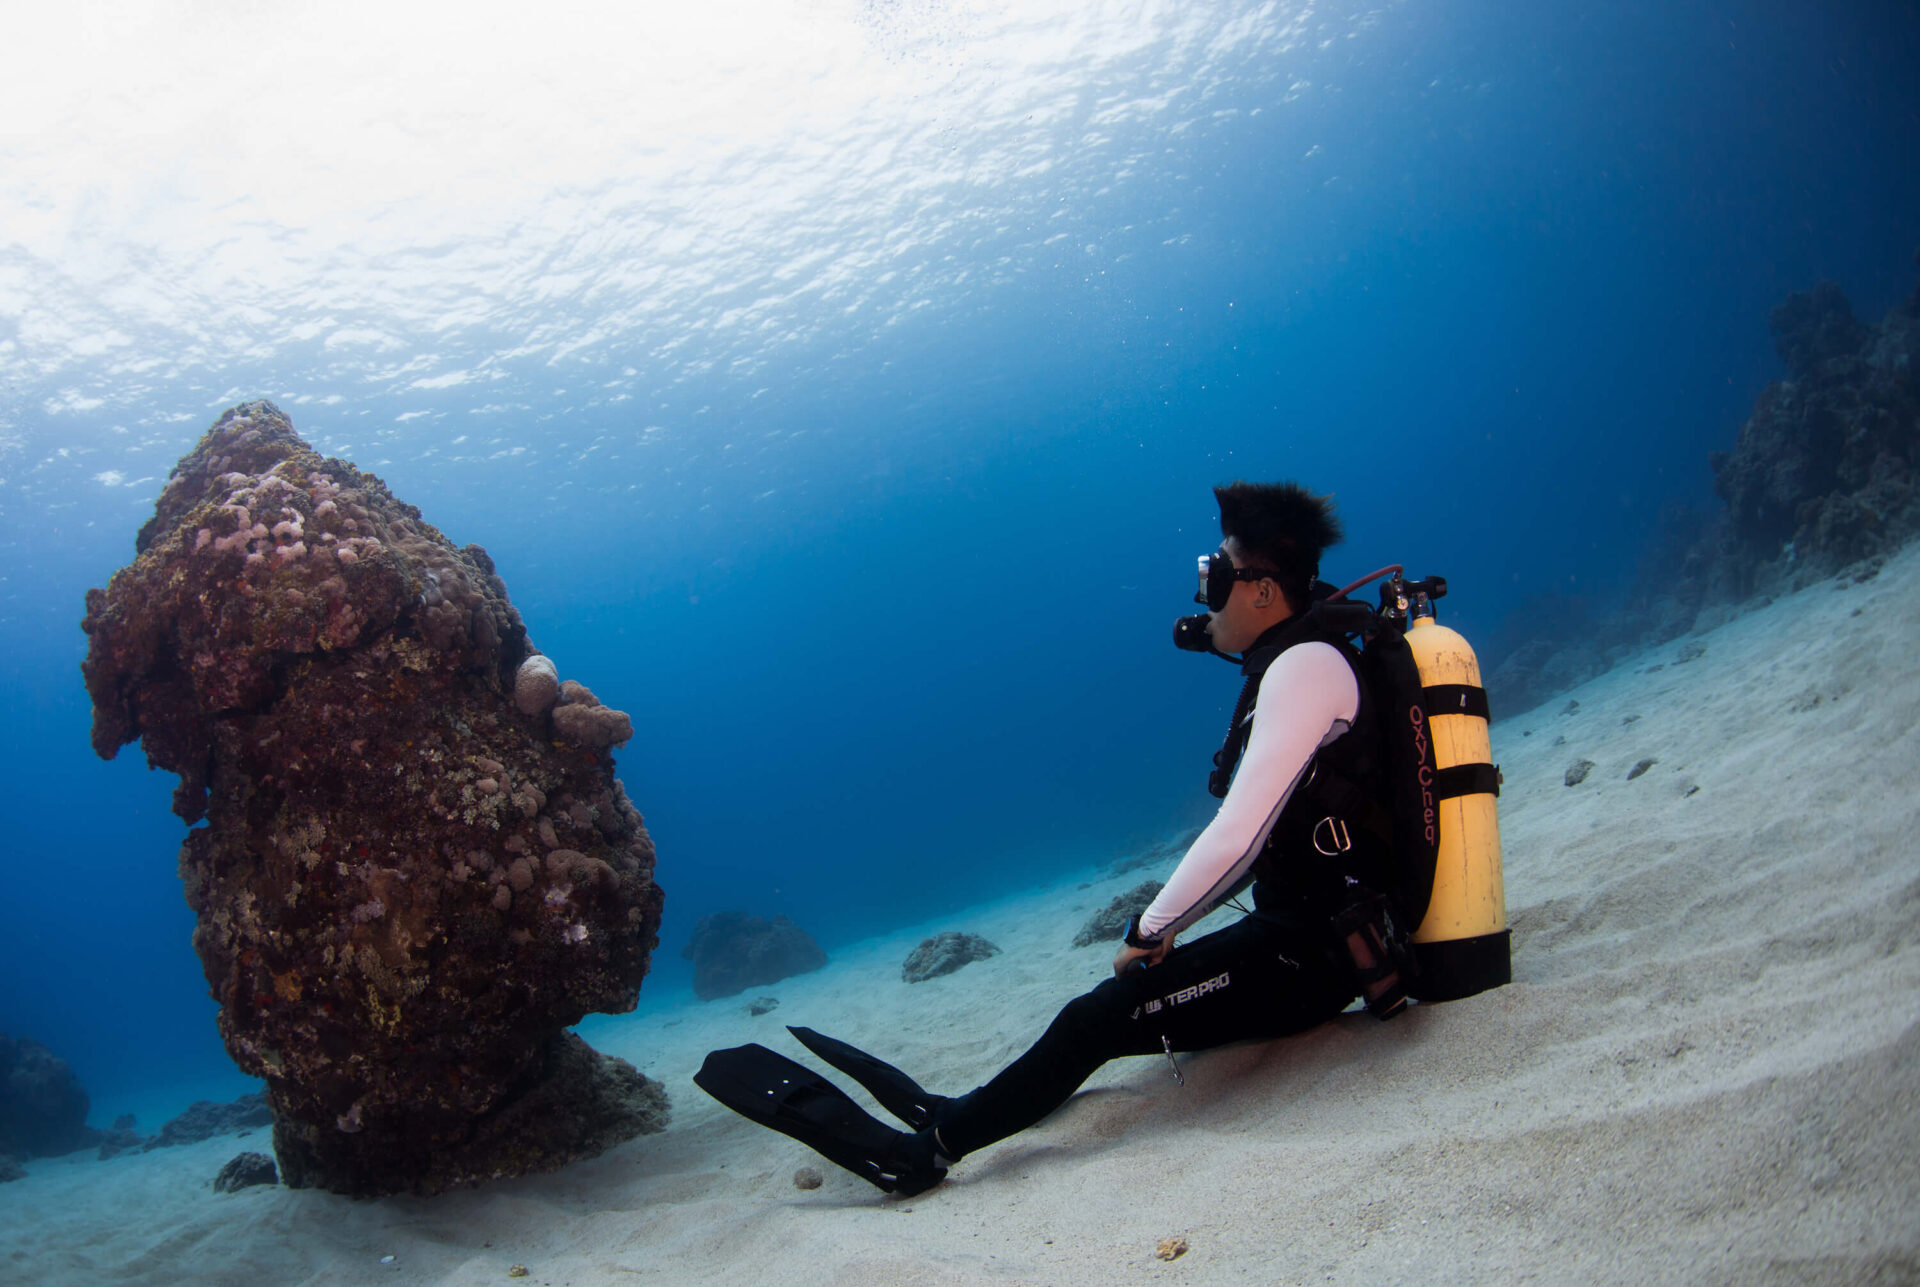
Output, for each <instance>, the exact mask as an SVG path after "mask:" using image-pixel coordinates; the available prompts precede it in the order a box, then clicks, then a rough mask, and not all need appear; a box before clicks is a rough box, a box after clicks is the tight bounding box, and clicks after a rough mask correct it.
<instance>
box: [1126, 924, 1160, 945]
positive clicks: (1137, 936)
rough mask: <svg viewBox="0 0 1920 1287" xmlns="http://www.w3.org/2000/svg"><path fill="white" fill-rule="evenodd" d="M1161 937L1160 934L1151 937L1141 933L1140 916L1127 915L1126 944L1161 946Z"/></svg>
mask: <svg viewBox="0 0 1920 1287" xmlns="http://www.w3.org/2000/svg"><path fill="white" fill-rule="evenodd" d="M1161 937H1162V936H1161V935H1158V934H1156V935H1153V936H1151V937H1148V936H1146V935H1143V934H1141V933H1140V918H1139V917H1138V916H1129V917H1127V934H1126V944H1127V946H1128V947H1137V948H1142V949H1146V948H1155V947H1159V946H1160V940H1161Z"/></svg>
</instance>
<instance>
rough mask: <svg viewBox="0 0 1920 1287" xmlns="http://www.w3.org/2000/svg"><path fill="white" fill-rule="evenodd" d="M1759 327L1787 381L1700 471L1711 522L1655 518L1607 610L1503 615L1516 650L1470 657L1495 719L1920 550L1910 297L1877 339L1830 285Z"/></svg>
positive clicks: (1917, 357) (1918, 387)
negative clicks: (1522, 625)
mask: <svg viewBox="0 0 1920 1287" xmlns="http://www.w3.org/2000/svg"><path fill="white" fill-rule="evenodd" d="M1915 260H1916V266H1920V255H1916V256H1915ZM1769 320H1770V323H1771V326H1772V331H1773V340H1774V348H1775V351H1776V352H1778V353H1779V355H1780V360H1781V361H1782V362H1783V363H1784V364H1785V365H1786V368H1787V377H1786V378H1785V379H1783V380H1775V381H1774V382H1773V383H1771V384H1769V385H1767V387H1766V388H1765V389H1763V390H1761V392H1760V396H1759V397H1758V398H1757V399H1756V400H1755V402H1754V407H1753V414H1752V415H1751V416H1750V417H1749V418H1748V420H1747V422H1746V424H1744V425H1743V426H1741V429H1740V435H1739V439H1738V441H1737V442H1736V443H1735V444H1734V447H1733V449H1732V450H1731V451H1719V452H1714V453H1713V455H1712V457H1711V459H1710V463H1711V465H1712V467H1713V474H1714V491H1715V492H1716V493H1717V494H1718V495H1719V497H1720V499H1721V500H1723V501H1724V502H1725V503H1726V504H1725V508H1724V509H1722V510H1720V511H1718V512H1716V513H1712V514H1703V513H1695V512H1691V511H1687V510H1684V509H1679V508H1670V509H1669V510H1668V511H1667V512H1666V513H1664V514H1662V515H1661V517H1660V520H1659V522H1658V523H1657V524H1656V525H1655V527H1654V529H1653V531H1651V532H1650V533H1649V534H1648V541H1647V544H1646V547H1645V549H1644V551H1643V552H1642V556H1641V565H1640V570H1639V576H1638V579H1637V581H1636V583H1635V585H1634V586H1633V588H1632V589H1631V590H1630V591H1629V592H1628V594H1627V595H1626V598H1625V601H1624V602H1622V603H1620V604H1618V605H1610V606H1608V607H1607V608H1606V609H1605V610H1604V611H1602V610H1599V609H1597V608H1595V607H1593V606H1588V605H1582V604H1580V603H1578V602H1576V601H1571V600H1567V599H1560V598H1551V597H1543V598H1540V599H1536V600H1534V601H1532V602H1529V603H1528V604H1527V605H1526V606H1525V607H1524V609H1523V611H1522V612H1521V613H1520V614H1517V615H1518V616H1519V617H1521V618H1523V619H1524V620H1525V621H1526V622H1527V625H1528V627H1529V628H1528V630H1527V631H1526V633H1525V635H1524V636H1522V637H1518V638H1516V639H1515V640H1514V641H1513V643H1512V645H1511V646H1510V647H1509V648H1508V649H1507V650H1505V651H1504V652H1501V651H1499V650H1497V649H1494V650H1489V653H1488V654H1487V655H1486V656H1485V660H1486V661H1487V662H1488V680H1487V688H1488V692H1489V693H1490V694H1491V700H1492V702H1493V704H1494V713H1495V715H1496V716H1500V715H1504V714H1512V713H1516V712H1519V711H1523V710H1527V709H1529V708H1531V707H1532V706H1534V705H1536V704H1538V703H1540V702H1542V701H1545V700H1546V699H1547V698H1549V697H1551V696H1552V695H1553V694H1555V693H1557V692H1561V691H1563V690H1565V689H1568V688H1571V687H1573V686H1574V685H1576V684H1579V683H1582V682H1584V681H1586V680H1588V679H1591V678H1592V677H1593V676H1595V675H1597V674H1599V673H1601V672H1602V671H1604V670H1606V669H1607V668H1608V667H1609V666H1611V665H1612V664H1613V663H1615V662H1617V661H1619V660H1620V659H1621V658H1623V657H1625V656H1628V655H1630V654H1632V653H1635V652H1638V651H1640V650H1641V649H1643V648H1647V647H1651V646H1653V645H1656V644H1660V643H1665V642H1666V641H1667V640H1669V639H1673V638H1676V637H1678V636H1680V635H1683V634H1685V633H1687V632H1688V631H1690V630H1695V629H1703V628H1706V627H1710V626H1713V625H1716V624H1718V623H1720V622H1722V621H1724V620H1726V619H1727V618H1728V617H1729V616H1731V615H1733V614H1734V613H1735V612H1737V611H1738V610H1739V607H1740V605H1741V604H1743V603H1748V602H1762V601H1765V600H1766V598H1767V597H1768V596H1771V595H1774V594H1779V593H1782V592H1785V591H1788V590H1793V589H1798V588H1801V587H1804V586H1807V585H1810V584H1812V583H1813V582H1815V581H1819V580H1822V579H1824V578H1827V577H1830V576H1834V575H1835V574H1838V573H1841V572H1842V571H1843V570H1845V569H1852V570H1853V571H1852V573H1851V574H1852V575H1854V576H1871V575H1872V574H1873V572H1874V570H1875V568H1876V567H1877V564H1876V563H1875V560H1876V559H1878V558H1880V557H1882V556H1884V555H1886V554H1888V553H1890V552H1892V551H1893V550H1895V549H1898V548H1899V547H1900V546H1902V545H1904V544H1905V543H1906V542H1908V541H1911V540H1913V539H1914V538H1915V537H1916V536H1920V287H1917V288H1916V289H1915V290H1914V292H1913V294H1912V295H1910V296H1909V297H1908V298H1907V299H1906V300H1905V301H1904V302H1903V303H1901V304H1899V305H1896V306H1895V307H1894V308H1892V309H1890V310H1888V312H1887V314H1886V316H1885V317H1884V318H1882V319H1881V321H1880V323H1879V324H1878V325H1877V326H1876V325H1868V324H1866V323H1863V322H1861V321H1859V320H1858V319H1857V318H1856V317H1855V316H1854V313H1853V308H1852V306H1851V305H1850V304H1849V303H1848V302H1847V297H1846V295H1845V293H1844V292H1842V291H1841V289H1840V288H1839V287H1838V286H1836V285H1834V284H1833V283H1832V282H1822V283H1820V284H1819V285H1817V286H1815V287H1814V288H1813V289H1811V290H1807V291H1801V292H1798V293H1796V294H1794V295H1790V296H1788V298H1787V299H1786V300H1785V302H1783V303H1782V304H1781V305H1780V306H1779V307H1778V308H1776V309H1774V310H1773V314H1772V316H1771V318H1770V319H1769Z"/></svg>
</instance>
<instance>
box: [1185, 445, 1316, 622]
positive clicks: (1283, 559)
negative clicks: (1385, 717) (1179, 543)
mask: <svg viewBox="0 0 1920 1287" xmlns="http://www.w3.org/2000/svg"><path fill="white" fill-rule="evenodd" d="M1213 495H1214V498H1215V499H1216V500H1217V501H1219V503H1220V535H1221V537H1222V540H1221V542H1220V550H1219V553H1218V554H1217V555H1215V556H1213V557H1212V558H1211V559H1210V560H1208V562H1207V566H1206V568H1205V571H1206V572H1207V573H1209V574H1210V575H1207V577H1206V581H1205V582H1204V583H1203V586H1202V589H1201V593H1200V595H1199V596H1197V597H1198V598H1199V599H1200V601H1201V602H1203V603H1205V604H1206V605H1207V633H1208V634H1209V635H1210V636H1211V637H1212V639H1213V646H1214V647H1215V648H1216V649H1218V650H1219V651H1220V652H1242V651H1244V650H1245V649H1247V648H1249V647H1251V646H1252V645H1253V642H1254V640H1256V639H1258V638H1259V637H1260V636H1261V635H1262V634H1264V633H1266V632H1267V631H1268V630H1270V629H1272V628H1273V627H1274V626H1277V625H1279V624H1280V623H1281V622H1282V621H1285V620H1286V619H1287V618H1288V617H1291V616H1292V615H1293V614H1294V613H1295V612H1298V611H1300V610H1302V609H1304V608H1305V607H1306V606H1307V605H1308V604H1309V603H1310V602H1311V587H1312V585H1313V582H1314V578H1315V577H1317V576H1318V575H1319V574H1320V554H1321V551H1323V550H1325V549H1326V548H1327V547H1328V546H1329V545H1335V544H1338V543H1339V541H1340V535H1341V533H1340V520H1339V519H1338V518H1336V517H1335V516H1334V513H1333V502H1332V499H1331V498H1330V497H1325V496H1315V495H1314V494H1313V493H1311V492H1309V491H1308V490H1307V489H1306V488H1304V487H1302V486H1300V485H1299V484H1298V483H1246V482H1237V483H1229V484H1227V485H1226V486H1224V487H1216V488H1214V489H1213Z"/></svg>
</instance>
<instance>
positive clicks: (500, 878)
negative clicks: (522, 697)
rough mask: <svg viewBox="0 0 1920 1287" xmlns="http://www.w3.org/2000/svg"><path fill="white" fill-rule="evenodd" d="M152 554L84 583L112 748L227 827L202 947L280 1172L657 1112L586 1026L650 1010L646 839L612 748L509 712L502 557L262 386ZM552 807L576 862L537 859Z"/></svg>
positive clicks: (442, 1164) (217, 436) (208, 852)
mask: <svg viewBox="0 0 1920 1287" xmlns="http://www.w3.org/2000/svg"><path fill="white" fill-rule="evenodd" d="M138 550H139V557H138V558H137V559H136V561H135V562H134V563H133V564H131V565H130V566H128V567H126V568H123V569H122V570H121V571H120V572H118V573H116V574H115V575H114V578H113V581H112V583H111V584H110V585H109V586H108V588H107V589H105V590H92V591H89V592H88V595H87V617H86V621H85V622H84V626H85V629H86V631H87V633H88V634H89V636H90V637H91V638H90V644H89V649H88V655H87V659H86V662H85V664H84V666H83V671H84V673H85V676H86V681H87V688H88V691H89V693H90V694H91V695H92V697H93V701H94V747H95V749H96V750H97V751H98V752H99V753H100V754H101V755H102V756H104V757H111V756H112V755H113V754H114V753H115V752H116V751H117V750H118V748H119V747H120V746H122V745H124V744H125V743H127V742H130V741H133V740H135V739H139V740H141V742H142V743H143V746H144V749H145V751H146V754H147V758H148V760H149V762H150V763H152V764H153V765H154V766H156V767H159V768H164V769H167V770H169V771H172V772H174V773H177V774H179V775H180V786H179V788H178V790H177V791H176V792H175V795H174V810H175V812H176V813H178V814H179V815H180V816H181V817H182V818H184V819H185V820H187V821H188V822H190V823H192V822H198V821H200V820H201V819H202V818H204V819H205V820H206V824H207V825H205V826H203V827H199V828H196V829H195V830H193V831H191V832H190V833H189V834H188V837H187V840H186V843H185V845H184V846H183V848H182V851H181V859H180V869H181V874H182V877H183V879H184V880H185V883H186V892H187V900H188V903H189V904H190V905H191V906H192V907H193V909H194V911H195V913H196V914H197V915H198V917H199V924H198V927H197V928H196V930H195V931H194V946H195V948H196V950H197V951H198V952H199V954H200V958H201V961H202V964H203V965H204V967H205V969H206V974H207V979H208V981H209V982H210V983H211V984H212V987H213V992H214V995H215V997H216V999H217V1000H218V1001H219V1002H220V1006H221V1012H220V1020H219V1022H220V1028H221V1033H222V1035H223V1036H224V1037H225V1039H226V1043H227V1048H228V1050H229V1051H230V1052H231V1053H232V1055H233V1057H234V1059H235V1060H236V1061H237V1062H238V1063H239V1064H240V1066H241V1067H242V1068H243V1069H245V1070H246V1071H248V1072H250V1073H253V1074H255V1075H258V1076H261V1077H264V1078H265V1079H266V1080H267V1083H268V1087H269V1091H270V1094H271V1097H272V1101H273V1106H274V1109H275V1111H276V1114H277V1117H278V1126H277V1127H276V1131H275V1145H276V1149H277V1151H278V1152H279V1155H280V1162H281V1169H282V1171H283V1172H284V1173H285V1174H286V1176H287V1179H288V1183H290V1184H296V1185H298V1184H318V1185H323V1186H325V1187H328V1188H332V1189H335V1190H337V1191H341V1192H353V1193H376V1192H392V1191H401V1190H410V1191H414V1192H432V1191H435V1190H437V1189H441V1188H444V1187H446V1186H447V1185H449V1184H455V1183H464V1182H471V1181H475V1180H479V1179H484V1178H487V1177H488V1176H493V1175H505V1174H515V1173H519V1172H522V1171H526V1170H530V1169H544V1168H547V1167H551V1166H555V1165H559V1164H560V1163H562V1162H564V1161H566V1160H567V1159H568V1158H569V1157H573V1156H582V1155H588V1154H591V1153H593V1152H597V1151H599V1150H600V1149H601V1148H604V1147H605V1146H606V1145H607V1144H609V1143H612V1142H616V1141H617V1140H619V1139H624V1138H626V1137H627V1136H628V1135H631V1134H632V1133H634V1131H635V1130H638V1129H641V1128H643V1127H644V1126H646V1125H647V1124H648V1123H650V1122H651V1123H653V1124H654V1125H656V1126H657V1124H658V1120H657V1119H658V1118H659V1117H661V1116H662V1115H663V1113H664V1108H663V1104H664V1100H663V1099H662V1098H661V1097H660V1096H659V1095H658V1094H657V1093H656V1090H648V1089H646V1087H647V1086H648V1083H645V1081H644V1079H638V1074H634V1073H633V1072H632V1070H631V1069H630V1068H626V1066H625V1065H624V1064H619V1063H618V1061H611V1060H605V1059H603V1058H602V1057H600V1056H598V1055H595V1054H593V1052H591V1051H590V1050H587V1049H586V1047H585V1046H584V1045H579V1046H578V1049H576V1048H575V1045H576V1044H578V1043H577V1039H569V1038H566V1037H565V1034H564V1029H565V1028H566V1027H567V1026H568V1025H570V1024H573V1023H575V1022H577V1021H578V1020H579V1019H580V1018H581V1017H583V1016H584V1015H586V1014H588V1013H590V1012H593V1011H596V1010H606V1011H622V1010H627V1009H631V1008H632V1006H633V1004H634V1002H635V999H636V993H637V989H638V987H639V983H640V980H641V978H642V977H643V976H644V975H645V973H646V970H647V959H648V954H649V952H650V951H651V950H652V948H653V947H654V946H655V945H656V937H655V935H656V931H657V929H658V926H659V919H660V901H661V899H660V890H659V888H658V887H657V886H656V885H655V884H654V882H653V879H652V874H653V865H654V855H653V845H652V842H651V840H650V839H649V838H648V836H647V832H646V828H645V827H644V825H643V824H642V822H641V818H640V815H639V813H638V812H637V811H635V809H634V808H633V806H632V804H631V803H630V802H629V801H628V800H627V797H626V793H625V792H624V791H623V790H622V789H621V787H620V784H619V782H618V781H616V780H615V779H614V777H613V769H612V764H611V760H610V758H609V757H608V755H607V754H606V753H605V746H607V745H610V744H611V743H610V742H603V743H600V744H598V745H592V744H589V743H586V742H584V741H581V740H579V739H563V740H559V741H556V740H554V738H553V736H552V730H550V729H549V728H548V727H547V722H546V719H545V713H544V711H542V712H540V713H539V714H537V715H532V716H529V715H523V714H522V713H521V712H520V711H519V710H518V709H517V708H516V706H515V701H514V696H515V680H516V676H517V673H518V671H519V668H520V666H521V663H522V662H523V661H524V660H525V659H526V658H527V657H528V656H529V654H530V653H531V648H530V646H529V644H528V641H527V635H526V629H525V626H524V625H523V624H522V622H521V620H520V617H519V614H518V613H517V612H515V611H514V609H513V607H512V605H511V604H510V603H509V602H508V601H507V594H506V587H505V585H504V584H503V583H502V582H501V580H500V578H499V577H498V576H497V575H496V574H495V572H494V567H493V563H492V561H491V560H490V559H489V558H488V557H487V554H486V552H485V551H484V550H482V549H480V548H479V547H478V546H474V545H469V546H467V547H465V548H464V549H456V548H455V547H454V546H453V545H452V544H451V543H450V542H449V541H448V540H447V539H446V538H445V537H444V536H442V535H441V534H440V532H439V531H437V530H436V529H435V528H433V527H432V526H431V525H429V524H427V523H426V522H424V521H423V520H422V519H421V516H420V513H419V511H418V510H416V509H414V508H413V507H412V506H409V505H406V504H404V503H402V502H401V501H399V500H397V499H396V498H395V497H394V496H393V495H392V494H391V493H390V492H389V491H388V490H387V488H386V487H385V485H384V484H382V483H381V482H380V480H379V479H377V478H374V477H373V476H371V475H368V474H363V473H361V472H360V471H359V470H358V469H356V468H354V467H353V466H352V465H351V464H349V463H347V462H344V461H339V460H323V459H322V458H321V457H320V456H318V455H317V454H316V453H315V452H313V451H312V450H311V449H310V448H309V447H308V446H307V444H306V443H305V442H304V441H302V440H301V439H300V437H299V436H298V435H297V434H296V433H295V432H294V430H293V426H292V425H291V424H290V423H289V422H288V421H287V419H286V417H285V416H283V415H282V414H281V413H280V412H279V411H278V410H277V409H276V408H274V407H273V406H272V404H270V403H265V402H255V403H248V404H245V405H243V406H240V407H236V408H234V409H233V410H231V411H229V412H227V413H226V414H225V415H223V416H222V417H221V418H220V420H219V421H218V422H217V423H216V424H215V425H214V427H213V428H212V429H211V430H209V431H208V433H207V434H206V435H205V436H204V437H203V438H202V439H201V441H200V443H199V444H198V446H196V447H195V449H194V450H193V452H192V453H190V454H189V455H188V456H186V457H185V458H184V459H183V460H182V461H181V462H180V464H179V466H178V467H177V468H176V470H175V471H174V474H173V476H172V477H171V479H170V480H169V482H168V484H167V486H166V488H165V490H164V491H163V492H162V494H161V497H160V500H159V503H158V505H157V506H156V511H155V515H154V518H153V520H152V521H151V522H149V523H148V524H147V525H146V526H145V527H144V528H142V529H141V532H140V536H139V540H138ZM586 709H593V710H599V711H605V710H606V708H605V707H599V706H594V707H591V708H586ZM614 714H617V712H614ZM601 718H603V719H604V717H601ZM622 718H624V717H622ZM580 817H584V818H586V819H587V820H588V823H589V825H584V826H582V825H579V823H578V822H577V818H580ZM556 818H557V819H558V822H559V825H560V826H562V827H564V829H565V831H566V840H565V852H566V853H567V854H568V855H569V856H568V857H567V858H565V859H563V860H562V861H560V862H558V863H555V862H553V861H552V860H551V859H548V860H546V861H541V860H540V859H539V858H538V857H533V858H531V859H530V857H529V855H544V854H547V852H548V851H549V850H556V849H559V848H560V845H559V844H558V843H557V842H558V840H559V836H558V834H557V832H556V829H555V827H556V823H555V819H556ZM548 837H552V839H553V841H554V842H555V843H548V842H547V838H548ZM521 891H526V892H525V896H524V897H521V896H516V895H518V894H519V893H520V892H521ZM570 1042H572V1043H573V1044H569V1043H570ZM622 1069H624V1070H625V1071H624V1072H622V1071H621V1070H622ZM656 1089H657V1088H656ZM636 1096H638V1098H637V1099H636ZM641 1101H645V1102H644V1104H641ZM636 1104H640V1105H641V1106H640V1107H639V1108H636V1107H635V1105H636ZM535 1105H538V1106H539V1107H538V1108H537V1109H536V1108H535V1107H534V1106H535ZM516 1106H523V1107H516ZM649 1106H650V1107H649ZM623 1132H624V1133H623Z"/></svg>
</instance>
